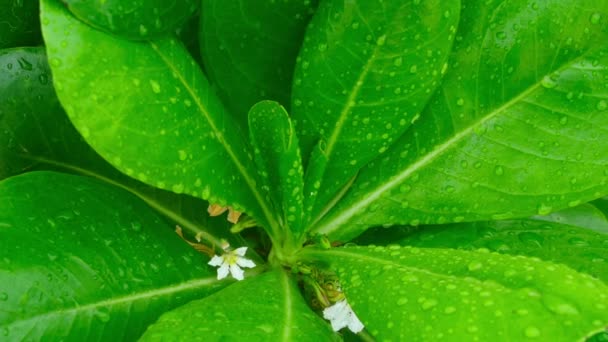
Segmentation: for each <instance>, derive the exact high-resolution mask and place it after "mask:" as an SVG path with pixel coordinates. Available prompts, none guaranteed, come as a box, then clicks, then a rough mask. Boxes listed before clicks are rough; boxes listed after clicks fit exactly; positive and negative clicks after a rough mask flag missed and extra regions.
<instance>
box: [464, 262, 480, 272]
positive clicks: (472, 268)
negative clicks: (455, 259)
mask: <svg viewBox="0 0 608 342" xmlns="http://www.w3.org/2000/svg"><path fill="white" fill-rule="evenodd" d="M482 267H483V264H482V263H481V262H479V261H473V262H471V263H469V265H468V266H467V268H468V269H469V271H477V270H479V269H481V268H482Z"/></svg>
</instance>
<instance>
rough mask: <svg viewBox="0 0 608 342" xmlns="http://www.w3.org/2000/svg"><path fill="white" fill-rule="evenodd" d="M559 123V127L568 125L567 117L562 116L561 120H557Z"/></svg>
mask: <svg viewBox="0 0 608 342" xmlns="http://www.w3.org/2000/svg"><path fill="white" fill-rule="evenodd" d="M559 123H560V125H562V126H565V125H567V124H568V117H567V116H562V118H561V119H559Z"/></svg>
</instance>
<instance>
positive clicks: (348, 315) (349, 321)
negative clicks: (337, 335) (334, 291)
mask: <svg viewBox="0 0 608 342" xmlns="http://www.w3.org/2000/svg"><path fill="white" fill-rule="evenodd" d="M323 318H325V319H327V320H329V322H330V323H331V327H332V329H334V331H338V330H340V329H342V328H344V327H348V329H350V331H352V332H354V333H355V334H356V333H358V332H360V331H361V330H363V328H364V326H363V323H361V321H360V320H359V318H358V317H357V315H355V312H354V311H353V309H352V308H351V307H350V305H348V303H347V302H346V299H342V300H341V301H339V302H336V303H335V304H334V305H332V306H329V307H327V308H325V309H324V310H323Z"/></svg>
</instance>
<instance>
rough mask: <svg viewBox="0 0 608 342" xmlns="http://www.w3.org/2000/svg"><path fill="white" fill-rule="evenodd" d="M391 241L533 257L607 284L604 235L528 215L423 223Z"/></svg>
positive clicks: (606, 240) (607, 246)
mask: <svg viewBox="0 0 608 342" xmlns="http://www.w3.org/2000/svg"><path fill="white" fill-rule="evenodd" d="M394 243H397V244H400V245H407V246H416V247H425V248H457V249H466V250H476V249H479V248H486V249H488V250H490V251H493V252H498V253H503V254H512V255H524V256H530V257H537V258H540V259H542V260H546V261H551V262H555V263H560V264H564V265H567V266H569V267H571V268H572V269H575V270H577V271H579V272H585V273H588V274H591V275H592V276H594V277H596V278H599V279H600V280H603V281H604V282H606V284H608V235H606V234H602V233H597V232H594V231H592V230H589V229H587V228H585V227H580V226H574V225H567V224H559V223H552V222H543V221H537V220H532V219H525V220H507V221H490V222H475V223H461V224H451V225H441V226H425V227H424V228H423V229H420V230H419V231H417V232H415V233H412V234H410V235H408V236H406V237H404V238H402V239H400V240H396V241H394ZM566 251H567V252H566Z"/></svg>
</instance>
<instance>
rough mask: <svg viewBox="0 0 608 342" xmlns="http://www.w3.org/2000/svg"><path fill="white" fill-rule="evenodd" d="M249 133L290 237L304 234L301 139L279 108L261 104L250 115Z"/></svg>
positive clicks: (269, 190)
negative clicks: (293, 234) (302, 231)
mask: <svg viewBox="0 0 608 342" xmlns="http://www.w3.org/2000/svg"><path fill="white" fill-rule="evenodd" d="M249 130H250V131H249V132H250V136H251V144H252V145H253V147H254V149H255V151H254V153H255V158H256V162H257V164H258V170H259V173H260V176H261V177H260V178H262V179H263V180H264V182H265V186H266V187H267V189H266V191H268V192H269V193H270V196H271V198H272V200H273V203H274V204H275V211H279V212H281V213H282V215H281V218H282V220H281V222H282V223H283V225H284V226H285V227H287V228H290V229H291V232H290V233H287V234H288V235H292V233H295V234H296V235H297V234H298V232H301V230H302V228H303V227H302V218H303V216H302V214H303V205H304V204H303V203H304V194H303V189H304V171H303V168H302V157H301V156H300V147H299V144H298V137H297V136H296V133H295V130H294V127H293V125H292V123H291V121H290V119H289V115H288V114H287V112H286V111H285V108H283V107H282V106H281V105H280V104H278V103H277V102H272V101H262V102H260V103H257V104H256V105H254V106H253V107H252V108H251V110H250V111H249Z"/></svg>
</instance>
